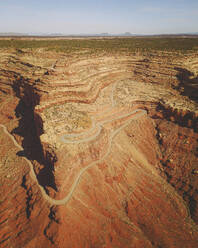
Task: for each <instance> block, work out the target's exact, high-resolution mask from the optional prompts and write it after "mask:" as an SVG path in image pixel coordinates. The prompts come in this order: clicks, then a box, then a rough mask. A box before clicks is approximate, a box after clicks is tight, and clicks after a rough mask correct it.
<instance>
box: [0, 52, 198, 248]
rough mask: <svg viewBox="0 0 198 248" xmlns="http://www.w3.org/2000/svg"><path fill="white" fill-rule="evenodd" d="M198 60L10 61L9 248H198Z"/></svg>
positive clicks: (0, 62)
mask: <svg viewBox="0 0 198 248" xmlns="http://www.w3.org/2000/svg"><path fill="white" fill-rule="evenodd" d="M197 77H198V53H196V52H193V53H192V52H191V53H189V54H182V53H179V52H164V51H163V52H161V51H152V52H150V53H149V54H148V53H141V52H134V53H131V54H129V53H119V52H112V53H105V52H100V53H95V54H94V53H90V54H89V53H86V52H85V53H84V52H81V53H79V52H74V53H71V54H69V55H68V53H63V52H62V53H61V52H59V53H57V52H55V51H51V50H46V49H44V48H35V49H27V48H24V49H15V48H3V49H0V185H1V187H0V247H9V248H11V247H13V248H21V247H26V248H34V247H38V248H39V247H40V248H44V247H57V248H62V247H64V248H67V247H68V248H70V247H72V248H80V247H82V248H84V247H88V248H89V247H94V248H96V247H103V248H107V247H108V248H110V247H120V248H121V247H122V248H124V247H126V248H127V247H132V248H133V247H134V248H135V247H137V248H141V247H142V248H143V247H146V248H147V247H156V248H159V247H160V248H166V247H167V248H176V247H178V248H181V247H183V248H185V247H189V248H193V247H198V146H197V145H198V144H197V142H198V79H197Z"/></svg>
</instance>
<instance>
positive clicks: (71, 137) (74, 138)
mask: <svg viewBox="0 0 198 248" xmlns="http://www.w3.org/2000/svg"><path fill="white" fill-rule="evenodd" d="M116 85H117V84H114V85H113V86H112V92H111V96H110V99H111V108H109V109H108V110H107V111H105V112H111V110H112V109H113V108H114V107H115V105H116V103H115V101H114V97H113V95H114V91H115V88H116ZM146 114H147V112H146V111H145V110H142V109H136V110H133V111H131V112H128V113H126V114H123V115H119V116H118V117H115V118H110V119H107V120H104V121H99V122H98V123H97V124H96V122H95V120H93V119H92V121H93V122H92V123H93V126H92V128H91V129H90V130H89V131H87V132H84V133H80V134H64V135H62V136H61V137H60V141H61V142H63V143H76V144H79V143H82V142H89V141H91V140H93V139H95V138H96V137H97V136H99V134H100V132H101V130H102V128H103V125H104V124H106V123H110V122H112V121H115V120H119V119H123V118H125V117H130V116H131V117H130V119H129V120H127V121H125V123H123V124H122V125H121V126H120V127H119V128H117V129H116V130H114V131H112V132H111V133H110V136H109V143H108V149H107V150H106V153H105V155H104V156H103V157H102V158H101V159H98V160H96V161H93V162H92V163H90V164H89V165H87V166H86V167H84V168H82V169H81V170H80V172H79V173H78V175H77V177H76V179H75V180H74V183H73V184H72V186H71V189H70V191H69V193H68V194H67V195H66V196H65V197H64V198H63V199H60V200H56V199H53V198H52V197H50V196H49V195H48V194H47V193H46V191H45V190H44V188H43V187H42V186H41V185H40V184H39V182H38V180H37V176H36V174H35V171H34V168H33V165H32V163H31V162H30V160H28V159H27V158H26V157H23V159H24V160H25V161H26V162H27V163H28V165H29V167H30V176H31V178H32V179H33V180H34V181H35V182H36V183H37V185H38V187H39V189H40V191H41V193H42V195H43V197H44V199H45V200H46V201H48V202H49V203H50V204H52V205H65V204H67V203H68V201H69V200H70V199H71V197H72V194H73V192H74V190H75V189H76V187H77V185H78V183H79V181H80V178H81V176H82V175H83V174H84V172H85V171H86V170H88V169H89V168H91V167H93V166H94V165H96V164H97V163H100V162H103V161H104V160H105V159H106V158H107V156H108V155H109V154H110V152H111V146H112V141H113V138H114V137H115V136H116V135H117V134H118V133H119V132H120V131H121V130H122V129H123V128H125V127H126V126H127V125H128V124H129V123H130V122H131V121H132V120H134V119H137V118H140V117H141V116H143V115H146ZM0 127H2V128H3V131H4V132H5V133H6V134H7V135H8V136H9V137H10V139H11V140H12V141H13V143H14V145H15V146H16V147H18V148H19V149H20V150H23V147H22V146H20V145H19V144H18V143H17V142H16V140H15V138H14V137H13V136H12V135H11V134H10V133H9V132H8V130H7V128H6V126H4V125H2V124H0ZM92 132H93V135H91V136H90V135H89V134H91V133H92ZM84 135H85V138H82V136H84ZM86 135H87V136H88V137H86Z"/></svg>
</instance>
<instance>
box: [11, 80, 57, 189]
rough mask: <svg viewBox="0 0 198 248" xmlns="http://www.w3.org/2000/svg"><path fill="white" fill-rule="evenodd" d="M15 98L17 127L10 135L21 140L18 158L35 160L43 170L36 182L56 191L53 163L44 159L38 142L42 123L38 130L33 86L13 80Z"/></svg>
mask: <svg viewBox="0 0 198 248" xmlns="http://www.w3.org/2000/svg"><path fill="white" fill-rule="evenodd" d="M12 88H13V90H14V92H15V94H16V96H17V97H18V98H19V99H20V101H19V103H18V105H17V107H16V109H15V115H16V117H17V118H20V119H19V126H18V127H17V128H15V129H14V130H12V133H14V134H17V135H19V136H21V137H22V138H23V140H22V146H23V149H24V150H23V151H20V152H18V156H25V157H26V158H28V159H29V160H32V161H33V160H36V161H37V162H38V163H39V164H41V165H42V166H43V168H42V169H41V170H40V171H39V173H38V175H37V179H38V182H39V184H40V185H41V186H43V187H44V189H45V190H46V192H47V191H48V190H47V188H46V187H51V188H53V189H54V190H56V191H57V188H56V184H55V178H54V174H53V171H54V165H53V162H52V161H50V160H48V159H47V158H45V156H44V152H43V148H42V145H41V142H40V138H39V135H41V134H42V133H43V130H42V124H41V123H42V122H40V125H39V130H38V127H37V126H36V123H35V118H34V108H35V106H36V105H38V104H39V101H40V97H39V95H38V94H37V93H36V90H35V88H34V86H33V85H30V84H29V82H28V81H27V80H26V81H25V79H24V78H23V77H21V78H20V79H19V80H15V81H14V83H13V86H12Z"/></svg>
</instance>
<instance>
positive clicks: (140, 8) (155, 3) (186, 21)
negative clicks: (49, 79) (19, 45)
mask: <svg viewBox="0 0 198 248" xmlns="http://www.w3.org/2000/svg"><path fill="white" fill-rule="evenodd" d="M0 32H26V33H27V32H28V33H29V32H44V33H46V32H48V33H64V34H77V33H102V32H108V33H123V32H131V33H137V34H152V33H182V32H198V0H164V1H162V0H150V1H149V0H136V1H134V0H81V1H80V0H71V1H68V0H0Z"/></svg>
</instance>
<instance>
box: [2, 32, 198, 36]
mask: <svg viewBox="0 0 198 248" xmlns="http://www.w3.org/2000/svg"><path fill="white" fill-rule="evenodd" d="M197 35H198V32H191V33H175V34H150V35H148V34H147V35H146V34H132V33H130V32H125V33H120V34H110V33H99V34H97V33H96V34H83V33H81V34H63V33H17V32H7V33H6V32H2V33H1V32H0V37H4V36H11V37H12V36H13V37H15V36H19V37H20V36H37V37H38V36H40V37H134V36H197Z"/></svg>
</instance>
